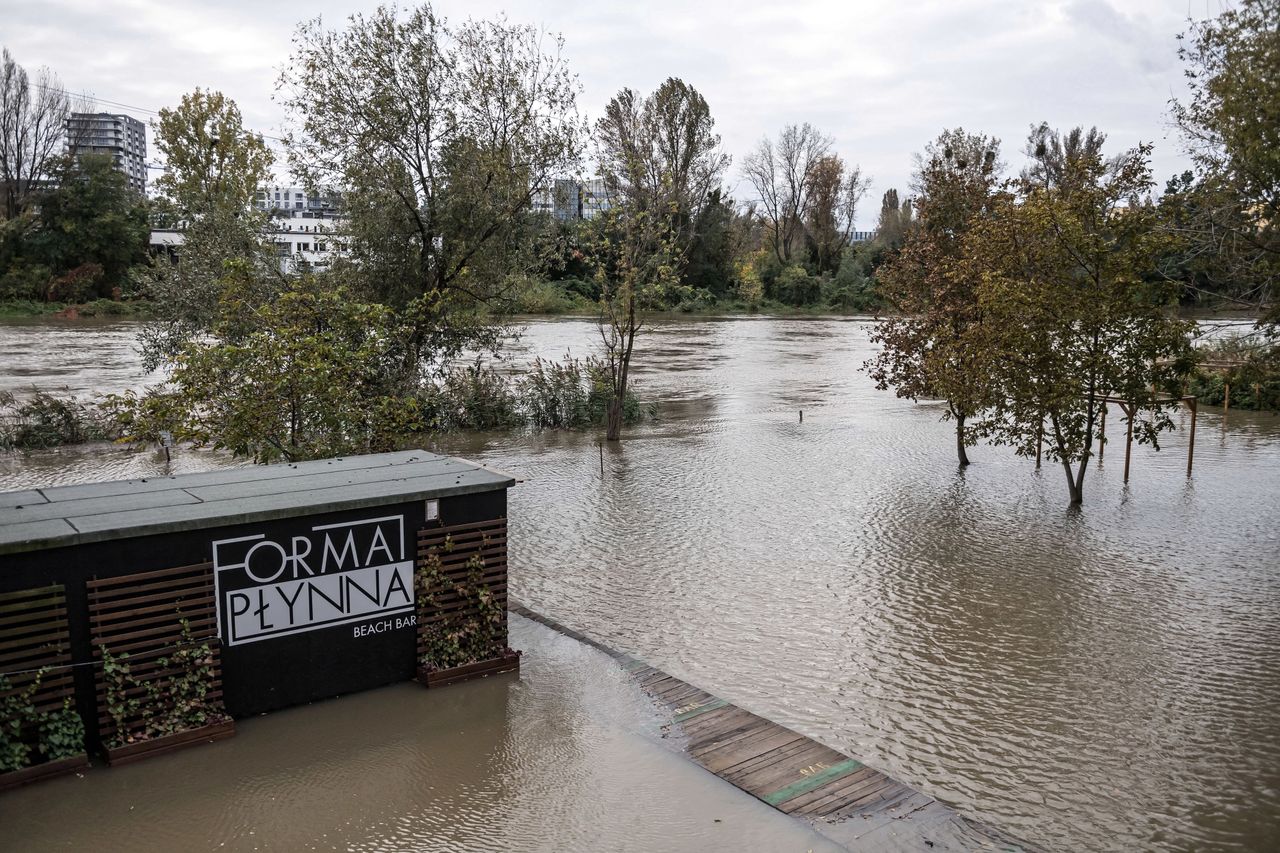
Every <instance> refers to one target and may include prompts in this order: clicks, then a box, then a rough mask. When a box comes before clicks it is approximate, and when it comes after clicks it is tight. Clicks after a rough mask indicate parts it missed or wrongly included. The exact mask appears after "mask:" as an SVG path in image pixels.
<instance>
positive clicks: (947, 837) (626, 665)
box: [511, 603, 1031, 851]
mask: <svg viewBox="0 0 1280 853" xmlns="http://www.w3.org/2000/svg"><path fill="white" fill-rule="evenodd" d="M511 611H512V612H513V613H517V614H519V615H521V616H524V617H526V618H529V619H532V620H534V621H536V622H540V623H542V624H543V625H546V626H547V627H549V628H552V629H554V630H556V631H558V632H560V633H562V634H564V635H566V636H568V637H572V638H573V639H576V640H579V641H580V642H583V643H586V644H587V645H590V646H592V647H594V648H596V649H599V650H600V651H602V652H604V653H605V654H607V655H609V656H610V657H613V658H614V659H616V660H617V661H618V662H619V664H620V665H621V666H622V668H623V669H625V670H626V671H627V672H628V673H630V675H631V678H632V679H633V680H634V681H635V682H636V683H637V684H638V685H639V686H640V688H641V689H642V690H643V691H644V692H645V693H647V694H648V695H649V696H651V697H652V698H653V700H654V702H655V704H656V705H657V707H658V708H659V709H660V710H661V711H663V712H665V713H666V714H668V715H669V721H668V722H667V723H666V724H665V725H664V726H663V737H664V738H665V739H667V741H668V742H669V743H671V744H672V745H673V746H675V747H676V748H678V749H680V750H681V751H682V752H683V753H684V754H685V755H686V756H687V757H689V758H690V759H691V760H693V761H694V762H696V763H697V764H699V765H701V766H702V767H704V768H705V769H707V770H709V771H711V772H712V773H714V774H715V775H717V776H719V777H720V778H721V779H724V780H725V781H727V782H730V783H732V784H733V785H735V786H737V787H738V788H740V789H742V790H743V791H746V792H747V793H748V794H751V795H752V796H754V797H756V798H758V799H760V800H763V801H764V802H766V803H768V804H769V805H771V806H773V807H774V808H776V809H778V810H780V811H782V812H785V813H786V814H789V815H792V816H794V817H796V818H799V819H803V820H806V821H808V822H809V823H810V824H811V825H812V826H813V827H814V828H815V829H816V830H818V831H819V832H820V833H822V834H823V835H824V836H826V837H827V838H829V839H831V840H832V841H834V842H836V843H838V844H840V845H842V846H844V847H846V848H848V849H851V850H932V851H940V850H1005V851H1026V850H1029V849H1031V848H1029V847H1027V845H1025V844H1022V843H1020V842H1016V841H1013V840H1011V839H1009V838H1007V837H1005V836H1003V835H1001V834H1000V833H998V832H997V831H995V830H994V829H992V828H990V827H987V826H983V825H981V824H978V823H975V822H973V821H971V820H969V819H968V818H965V817H963V816H962V815H960V814H959V813H957V812H956V811H955V809H953V808H951V807H950V806H947V805H946V804H944V803H940V802H938V801H937V800H935V799H934V798H933V797H930V796H928V795H927V794H923V793H921V792H919V791H916V790H914V789H912V788H909V787H907V786H906V785H903V784H902V783H901V782H897V781H895V780H893V779H891V778H889V777H888V776H886V775H884V774H883V773H881V772H880V771H878V770H873V769H872V768H870V767H867V766H865V765H864V764H862V762H860V761H858V760H857V759H856V758H852V757H850V756H847V755H844V754H843V753H840V752H837V751H836V750H834V749H831V748H830V747H827V746H823V745H822V744H820V743H818V742H817V741H815V740H813V739H812V738H808V737H805V736H804V735H802V734H799V733H798V732H795V731H792V730H791V729H788V728H786V727H784V726H780V725H778V724H777V723H774V722H770V721H769V720H766V719H764V718H763V717H759V716H757V715H755V714H752V713H751V712H750V711H746V710H743V709H742V708H739V707H737V706H736V705H733V704H730V703H729V702H727V701H725V700H724V699H721V698H719V697H717V696H713V695H712V694H710V693H707V692H706V691H704V690H700V689H698V688H697V687H694V686H693V685H691V684H688V683H686V682H684V681H681V680H680V679H678V678H675V677H674V676H671V675H668V674H667V673H665V672H662V671H661V670H658V669H654V668H653V667H651V666H649V665H648V664H646V663H645V662H644V661H641V660H638V659H636V658H633V657H631V656H630V655H627V654H624V653H621V652H617V651H615V650H613V649H611V648H609V647H607V646H604V645H602V644H601V643H598V642H596V641H595V640H592V639H591V638H589V637H587V636H585V635H583V634H581V633H579V632H578V631H574V630H572V629H570V628H566V627H565V626H563V625H560V624H559V623H557V622H555V621H553V620H551V619H548V618H547V617H545V616H542V615H541V614H538V613H535V612H534V611H531V610H529V609H528V608H526V607H524V606H522V605H519V604H515V603H512V604H511Z"/></svg>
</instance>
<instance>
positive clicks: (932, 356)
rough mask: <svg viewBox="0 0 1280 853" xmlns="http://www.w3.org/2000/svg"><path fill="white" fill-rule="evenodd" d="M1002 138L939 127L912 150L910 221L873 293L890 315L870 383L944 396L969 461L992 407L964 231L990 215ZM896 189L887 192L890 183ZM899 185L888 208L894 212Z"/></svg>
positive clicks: (877, 335) (903, 393)
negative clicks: (919, 149) (980, 418)
mask: <svg viewBox="0 0 1280 853" xmlns="http://www.w3.org/2000/svg"><path fill="white" fill-rule="evenodd" d="M999 158H1000V142H999V140H996V139H991V138H990V137H987V136H983V135H981V134H972V133H967V132H965V131H964V130H963V129H961V128H956V129H954V130H945V131H943V132H942V134H941V135H940V136H939V137H938V138H937V139H936V140H935V141H933V142H931V143H929V145H927V146H926V147H925V151H924V154H923V155H922V156H917V158H916V174H915V187H914V188H915V193H916V202H915V212H916V227H915V228H913V229H912V230H911V231H910V232H909V233H908V235H907V236H906V237H905V242H904V244H903V245H902V248H901V250H900V251H899V252H897V253H896V254H895V255H893V256H892V257H891V258H890V260H889V261H888V262H887V263H885V264H884V265H883V266H881V267H880V270H879V279H880V280H879V292H880V295H881V297H882V298H883V299H884V300H885V302H886V303H887V304H888V305H889V306H890V307H891V308H892V309H893V311H894V314H893V315H891V316H889V317H887V318H885V319H883V320H882V321H881V322H880V324H879V325H877V326H876V328H875V329H874V331H873V332H872V335H871V339H872V341H873V342H874V343H878V344H880V345H881V350H880V352H879V353H878V354H877V355H876V357H875V358H873V359H872V360H871V361H869V362H868V364H867V367H868V370H869V371H870V374H871V376H872V378H873V379H874V380H875V382H876V386H877V387H878V388H880V389H881V390H886V389H888V388H893V389H894V391H895V392H896V393H897V395H898V396H899V397H906V398H908V399H911V400H919V399H921V398H923V397H932V398H940V399H943V400H945V401H946V404H947V407H946V409H945V410H944V415H943V417H944V418H947V419H950V420H952V421H954V423H955V433H956V457H957V459H958V461H959V463H960V465H961V466H964V465H968V464H969V455H968V451H967V448H968V447H969V446H970V445H971V444H973V442H974V440H975V438H976V436H975V433H974V431H973V430H972V429H971V428H970V422H971V419H972V418H973V417H974V416H975V415H977V414H978V413H979V412H981V411H982V410H983V409H984V408H986V406H987V405H988V401H989V397H990V394H991V389H990V387H989V377H990V372H989V365H987V364H986V363H985V362H986V354H985V353H984V351H983V349H982V348H981V346H979V345H978V342H979V340H980V338H981V333H982V324H983V321H984V315H983V312H982V310H981V308H980V306H979V304H978V290H979V287H980V285H981V283H982V276H981V270H977V269H975V268H974V266H973V265H972V264H968V263H966V262H965V258H964V254H963V253H964V248H965V247H964V245H963V238H964V236H965V234H966V233H967V231H968V230H969V229H970V228H971V227H973V226H974V225H975V224H976V223H977V221H978V219H979V218H980V217H984V216H987V215H989V214H990V211H991V206H992V204H993V202H994V200H995V197H996V194H997V191H998V188H999V181H1000V171H1001V168H1002V167H1001V164H1000V159H999ZM891 192H892V191H891ZM898 209H899V207H898V204H897V198H896V193H894V195H893V196H892V197H889V198H888V199H887V200H886V202H885V210H886V211H889V210H894V211H896V210H898Z"/></svg>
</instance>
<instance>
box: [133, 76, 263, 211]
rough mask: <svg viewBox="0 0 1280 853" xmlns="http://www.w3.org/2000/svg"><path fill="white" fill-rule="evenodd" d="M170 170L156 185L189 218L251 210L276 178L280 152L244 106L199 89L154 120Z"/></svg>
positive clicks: (156, 136) (157, 140)
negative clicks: (253, 125)
mask: <svg viewBox="0 0 1280 853" xmlns="http://www.w3.org/2000/svg"><path fill="white" fill-rule="evenodd" d="M151 129H152V133H153V134H154V139H155V146H156V149H157V150H158V151H159V152H160V154H161V155H162V156H163V157H164V161H165V167H164V172H163V173H161V175H160V177H159V178H158V179H156V182H155V190H156V192H157V193H158V194H159V195H160V196H161V197H163V198H166V199H168V200H169V201H170V202H171V203H172V204H173V205H174V206H175V207H176V209H177V210H178V212H179V214H180V216H181V217H182V218H184V219H186V220H187V221H188V222H192V221H195V220H197V219H199V218H201V217H204V216H210V215H216V214H219V213H222V214H226V213H231V214H237V213H248V212H249V211H250V210H252V208H253V199H254V196H255V194H256V193H257V191H258V190H259V189H260V188H261V187H262V186H263V185H264V184H266V183H267V181H268V180H269V179H270V177H271V165H272V162H273V161H274V159H275V158H274V156H273V155H272V153H271V150H270V149H269V148H268V147H267V145H266V142H265V141H264V140H263V138H262V137H261V136H260V135H255V134H252V133H250V132H249V131H247V130H246V129H245V126H244V120H243V118H242V117H241V115H240V108H239V107H238V106H237V105H236V102H235V101H233V100H231V99H230V98H228V97H226V96H225V95H223V94H222V93H221V92H206V91H202V90H201V89H199V88H197V89H196V90H195V91H194V92H191V93H190V94H187V95H183V96H182V101H181V103H179V105H178V106H177V107H175V108H173V109H167V108H166V109H162V110H160V116H159V118H158V119H156V120H155V121H154V122H153V123H152V128H151Z"/></svg>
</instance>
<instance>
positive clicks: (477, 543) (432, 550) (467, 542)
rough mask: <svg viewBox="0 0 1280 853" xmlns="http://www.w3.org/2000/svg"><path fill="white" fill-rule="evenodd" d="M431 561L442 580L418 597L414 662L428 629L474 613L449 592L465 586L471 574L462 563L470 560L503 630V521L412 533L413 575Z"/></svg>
mask: <svg viewBox="0 0 1280 853" xmlns="http://www.w3.org/2000/svg"><path fill="white" fill-rule="evenodd" d="M433 557H434V558H437V559H438V560H439V563H440V565H439V567H438V571H439V573H440V575H441V576H442V577H441V578H440V580H438V581H437V582H436V583H435V584H433V585H432V586H431V587H430V589H428V590H427V595H426V596H425V597H424V596H418V607H417V611H418V623H417V624H418V643H417V646H418V655H419V657H421V656H422V655H423V654H424V653H425V652H426V648H427V644H428V640H427V634H428V632H429V630H430V629H431V627H432V626H433V625H436V624H439V623H441V622H445V621H452V620H463V619H467V618H468V617H471V616H474V615H475V614H476V613H477V612H478V611H477V608H476V605H474V604H473V603H471V601H470V596H467V595H460V594H459V593H458V592H456V590H455V587H456V586H457V585H459V584H462V583H466V582H468V581H469V579H470V577H471V572H472V570H471V568H470V567H469V566H468V565H467V564H468V563H469V562H470V561H471V560H472V559H474V558H476V557H479V558H480V559H481V560H482V561H483V565H482V566H481V567H480V568H479V570H478V571H479V574H480V583H481V584H483V585H484V586H485V587H486V588H487V590H488V592H489V594H490V595H491V596H492V597H493V601H494V603H495V604H496V605H497V606H498V607H500V608H501V609H502V613H503V624H504V625H505V622H506V603H507V520H506V519H505V518H495V519H489V520H485V521H473V522H467V523H466V524H455V525H451V526H448V527H424V528H421V529H420V530H419V531H418V547H417V561H416V564H415V566H416V568H415V572H419V573H420V572H422V571H424V570H425V566H426V563H427V562H428V560H431V559H432V558H433ZM415 587H416V584H415ZM425 598H430V599H431V600H432V601H433V606H431V607H430V608H428V607H427V605H426V601H425Z"/></svg>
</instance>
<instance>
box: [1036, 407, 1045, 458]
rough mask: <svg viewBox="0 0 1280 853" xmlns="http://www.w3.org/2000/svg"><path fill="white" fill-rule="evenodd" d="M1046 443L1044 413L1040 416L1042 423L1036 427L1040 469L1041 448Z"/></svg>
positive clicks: (1037, 456)
mask: <svg viewBox="0 0 1280 853" xmlns="http://www.w3.org/2000/svg"><path fill="white" fill-rule="evenodd" d="M1043 445H1044V415H1041V416H1040V425H1039V426H1037V427H1036V470H1037V471H1039V470H1040V448H1041V447H1042V446H1043Z"/></svg>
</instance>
